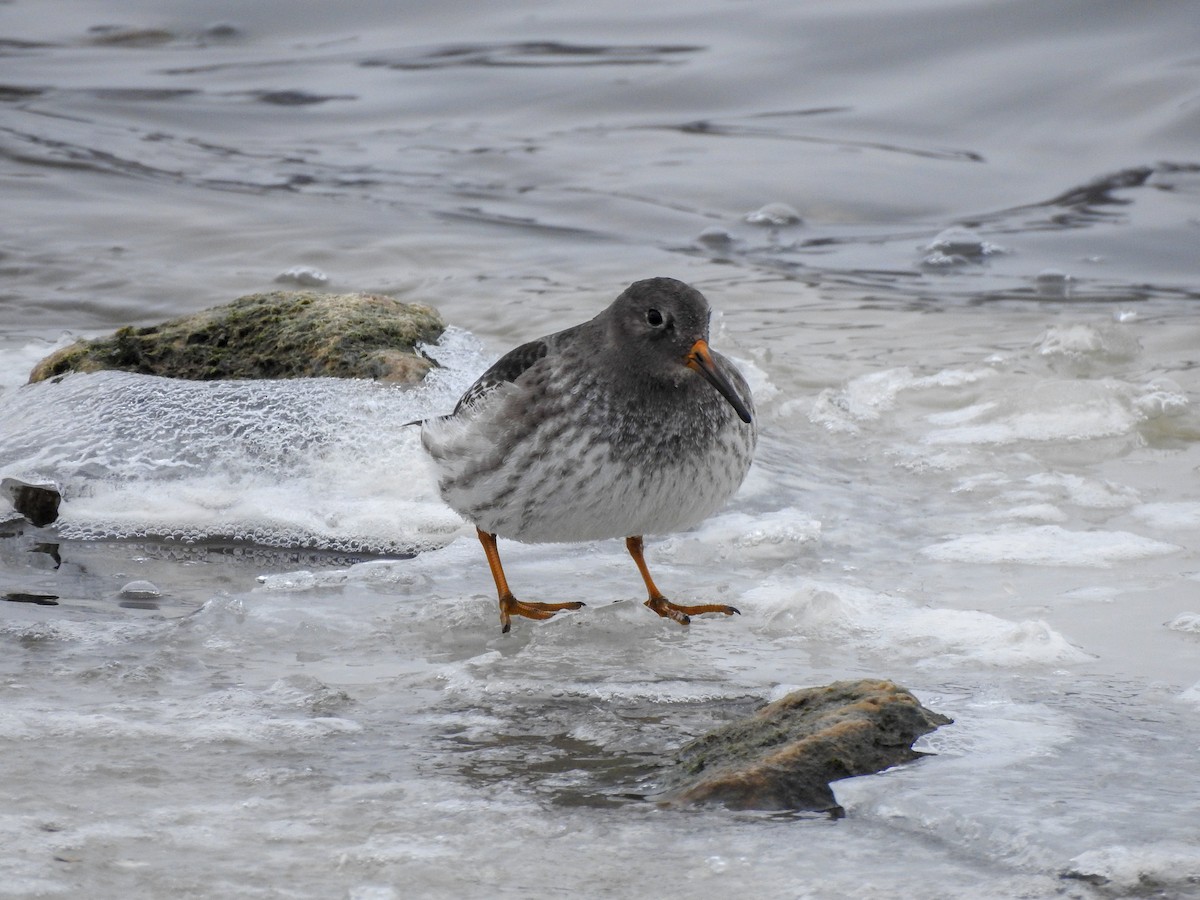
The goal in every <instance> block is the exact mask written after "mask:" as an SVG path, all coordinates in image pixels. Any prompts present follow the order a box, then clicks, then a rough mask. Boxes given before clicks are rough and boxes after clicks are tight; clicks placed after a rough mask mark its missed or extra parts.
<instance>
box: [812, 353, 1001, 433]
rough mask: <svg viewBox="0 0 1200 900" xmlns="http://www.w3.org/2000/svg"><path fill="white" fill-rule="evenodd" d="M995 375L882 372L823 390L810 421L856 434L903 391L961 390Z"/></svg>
mask: <svg viewBox="0 0 1200 900" xmlns="http://www.w3.org/2000/svg"><path fill="white" fill-rule="evenodd" d="M993 374H994V371H993V370H991V369H975V370H971V369H944V370H942V371H940V372H936V373H934V374H933V375H922V376H918V375H915V374H914V373H913V371H912V370H911V369H909V368H897V369H885V370H883V371H881V372H870V373H868V374H866V375H860V376H858V377H857V378H852V379H850V380H849V381H848V382H847V383H846V386H845V387H844V388H842V389H841V390H834V389H832V388H826V389H825V390H823V391H822V392H821V393H820V394H819V395H818V396H817V399H816V400H815V401H814V402H813V407H812V410H811V411H810V412H809V419H810V421H812V422H813V423H814V424H816V425H821V426H823V427H825V428H827V429H829V430H830V431H833V432H845V433H857V432H858V431H859V429H860V425H862V424H866V423H871V422H876V421H878V420H879V419H880V418H881V417H882V415H883V414H884V413H885V412H888V411H889V410H891V409H893V408H894V407H895V406H896V403H897V398H898V397H899V395H900V394H901V392H904V391H929V390H932V389H934V388H960V387H963V386H966V385H971V384H975V383H976V382H978V381H980V380H981V379H984V378H989V377H991V376H992V375H993Z"/></svg>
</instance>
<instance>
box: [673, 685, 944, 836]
mask: <svg viewBox="0 0 1200 900" xmlns="http://www.w3.org/2000/svg"><path fill="white" fill-rule="evenodd" d="M950 722H951V720H950V719H948V718H946V717H945V716H943V715H941V714H939V713H936V712H932V711H931V710H928V709H926V708H925V707H924V706H922V705H921V704H920V702H919V701H918V700H917V698H916V697H914V696H913V695H912V694H911V693H909V692H908V691H906V690H905V689H904V688H902V687H899V686H898V685H896V684H894V683H893V682H891V681H879V680H874V679H864V680H862V681H836V682H834V683H833V684H828V685H823V686H821V687H813V688H805V689H803V690H798V691H793V692H792V693H790V694H788V695H787V696H786V697H783V698H782V699H780V700H776V701H775V702H774V703H769V704H767V705H766V706H764V707H763V708H762V709H760V710H758V712H756V713H754V714H753V715H751V716H749V717H747V718H745V719H741V720H738V721H736V722H731V723H729V724H728V725H724V726H722V727H720V728H717V729H715V730H713V731H710V732H709V733H708V734H705V735H703V736H701V737H699V738H697V739H696V740H694V741H692V742H691V743H689V744H687V745H685V746H684V747H682V748H681V749H680V750H679V751H678V753H677V754H676V756H675V760H674V765H673V767H672V768H671V769H669V770H668V772H667V773H666V775H665V776H664V779H663V784H662V787H663V792H662V794H661V796H660V798H659V802H660V803H662V804H663V805H665V806H686V805H690V804H719V805H724V806H727V807H729V808H731V809H768V810H812V811H821V812H827V813H830V814H833V815H840V814H841V807H840V806H838V804H837V800H836V799H835V797H834V794H833V789H832V788H831V787H830V782H832V781H837V780H839V779H842V778H849V777H851V776H854V775H869V774H872V773H874V772H880V771H882V770H883V769H886V768H888V767H890V766H895V765H899V764H900V763H905V762H910V761H912V760H914V759H917V758H919V757H920V756H922V755H923V754H921V753H920V752H919V751H917V750H914V749H913V747H912V745H913V742H914V741H915V740H916V739H917V738H919V737H920V736H921V735H924V734H928V733H929V732H931V731H933V730H934V729H935V728H938V727H939V726H941V725H947V724H949V723H950Z"/></svg>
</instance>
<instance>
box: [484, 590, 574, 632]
mask: <svg viewBox="0 0 1200 900" xmlns="http://www.w3.org/2000/svg"><path fill="white" fill-rule="evenodd" d="M582 606H583V604H582V603H580V602H579V601H578V600H575V601H572V602H571V603H528V602H526V601H524V600H518V599H517V598H516V597H514V596H513V595H512V594H508V595H506V596H504V597H501V598H500V631H501V633H502V634H508V629H509V628H511V627H512V618H511V617H512V616H523V617H524V618H526V619H549V618H551V617H552V616H553V615H554V614H555V613H557V612H562V611H563V610H564V609H579V608H581V607H582Z"/></svg>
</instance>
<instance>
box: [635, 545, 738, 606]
mask: <svg viewBox="0 0 1200 900" xmlns="http://www.w3.org/2000/svg"><path fill="white" fill-rule="evenodd" d="M625 549H626V550H628V551H629V555H630V556H632V557H633V561H634V562H635V563H637V567H638V571H639V572H641V573H642V581H644V582H646V590H647V591H649V593H650V599H649V600H647V601H646V605H647V606H648V607H650V608H651V609H652V610H654V611H655V612H656V613H658V614H659V615H660V616H663V617H665V618H668V619H674V620H675V621H676V622H678V623H679V624H680V625H686V624H687V623H688V622H690V621H691V619H690V618H689V616H698V615H700V614H701V613H710V612H711V613H724V614H725V615H727V616H732V615H734V614H735V613H736V614H737V615H741V612H740V611H738V609H737V608H736V607H733V606H726V605H725V604H723V603H705V604H702V605H700V606H680V605H679V604H678V603H672V602H671V601H670V600H668V599H667V598H666V597H664V596H663V595H662V592H661V591H659V589H658V587H657V586H656V585H655V584H654V579H653V578H651V577H650V570H649V569H648V568H646V560H645V558H644V557H643V556H642V536H641V535H640V534H638V535H634V536H633V537H627V538H625Z"/></svg>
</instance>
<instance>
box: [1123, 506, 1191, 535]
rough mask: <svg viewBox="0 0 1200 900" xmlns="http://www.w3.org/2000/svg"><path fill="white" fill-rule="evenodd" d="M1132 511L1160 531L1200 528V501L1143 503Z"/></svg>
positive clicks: (1137, 517) (1135, 515) (1139, 518)
mask: <svg viewBox="0 0 1200 900" xmlns="http://www.w3.org/2000/svg"><path fill="white" fill-rule="evenodd" d="M1130 512H1131V513H1132V514H1133V516H1134V517H1135V518H1136V519H1138V520H1139V521H1141V522H1145V523H1146V524H1147V525H1149V526H1150V527H1151V528H1157V529H1159V530H1160V531H1167V532H1175V531H1180V530H1186V529H1194V528H1200V502H1195V501H1166V502H1162V503H1143V504H1141V505H1140V506H1136V507H1134V508H1133V509H1132V510H1130Z"/></svg>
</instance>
